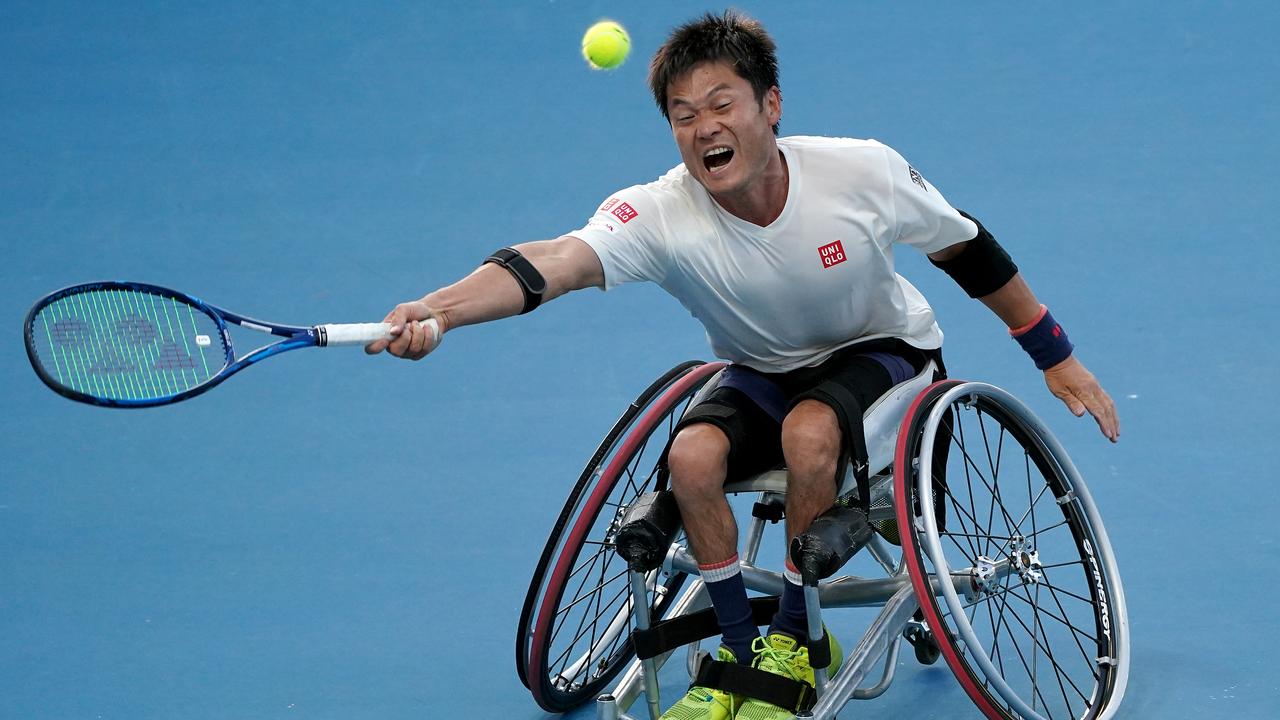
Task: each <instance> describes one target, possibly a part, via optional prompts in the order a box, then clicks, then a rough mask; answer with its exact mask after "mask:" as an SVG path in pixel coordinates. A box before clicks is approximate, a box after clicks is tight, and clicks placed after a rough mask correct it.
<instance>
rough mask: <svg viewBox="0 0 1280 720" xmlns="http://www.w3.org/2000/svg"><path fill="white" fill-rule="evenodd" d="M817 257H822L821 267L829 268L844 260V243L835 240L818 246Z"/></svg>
mask: <svg viewBox="0 0 1280 720" xmlns="http://www.w3.org/2000/svg"><path fill="white" fill-rule="evenodd" d="M818 257H820V258H822V267H824V268H829V267H831V266H832V265H839V264H840V263H842V262H844V261H845V255H844V245H841V244H840V241H839V240H837V241H835V242H833V243H831V244H830V245H823V246H822V247H820V248H818Z"/></svg>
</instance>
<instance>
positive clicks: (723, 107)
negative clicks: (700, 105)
mask: <svg viewBox="0 0 1280 720" xmlns="http://www.w3.org/2000/svg"><path fill="white" fill-rule="evenodd" d="M732 104H733V103H732V102H722V103H720V104H719V105H717V106H716V109H717V110H724V109H725V108H727V107H729V106H730V105H732Z"/></svg>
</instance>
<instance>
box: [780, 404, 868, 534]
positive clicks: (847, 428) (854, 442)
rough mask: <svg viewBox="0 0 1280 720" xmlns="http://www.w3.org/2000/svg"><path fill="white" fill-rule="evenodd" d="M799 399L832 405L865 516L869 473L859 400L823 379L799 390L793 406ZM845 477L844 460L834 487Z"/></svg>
mask: <svg viewBox="0 0 1280 720" xmlns="http://www.w3.org/2000/svg"><path fill="white" fill-rule="evenodd" d="M801 400H817V401H818V402H821V403H823V404H825V405H826V406H827V407H829V408H831V411H832V412H834V413H835V414H836V420H837V421H838V422H839V423H840V430H841V431H842V432H843V434H844V452H843V453H841V456H842V457H848V458H849V461H850V462H851V463H853V477H854V480H856V481H857V483H858V507H860V508H862V512H864V513H866V514H867V515H870V514H871V474H870V473H869V472H868V468H867V462H868V460H867V438H866V435H865V434H864V433H863V429H862V403H860V402H858V398H857V397H856V396H854V394H853V393H852V392H850V390H849V389H848V388H846V387H844V386H843V385H840V384H839V383H836V382H824V383H822V384H820V385H819V386H818V387H816V388H814V389H812V390H810V391H809V392H806V393H802V394H801V395H799V396H797V397H796V398H795V399H794V400H792V401H791V406H792V407H795V406H796V405H798V404H799V403H800V401H801ZM843 479H844V464H843V462H837V463H836V477H835V482H836V487H837V488H838V487H840V483H841V481H842V480H843Z"/></svg>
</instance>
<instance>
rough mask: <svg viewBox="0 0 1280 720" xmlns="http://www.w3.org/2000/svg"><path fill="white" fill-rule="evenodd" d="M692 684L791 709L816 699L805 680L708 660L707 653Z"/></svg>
mask: <svg viewBox="0 0 1280 720" xmlns="http://www.w3.org/2000/svg"><path fill="white" fill-rule="evenodd" d="M693 685H694V686H696V687H708V688H714V689H716V690H722V691H724V692H730V693H736V694H738V695H744V696H746V697H749V698H752V699H754V700H763V701H764V702H767V703H769V704H771V705H777V706H778V707H780V708H786V709H787V710H790V711H791V712H792V713H799V712H803V711H805V710H810V709H812V708H813V705H814V701H815V700H816V699H817V697H816V693H815V692H814V690H813V687H812V686H811V685H809V684H808V683H806V682H801V681H799V680H792V679H791V678H787V677H783V676H781V675H775V674H773V673H771V672H765V671H764V670H757V669H756V668H753V667H747V666H746V665H742V664H739V663H730V662H721V661H719V660H712V659H711V658H710V657H709V656H708V657H704V658H703V659H702V664H701V665H700V666H699V667H698V674H697V675H696V676H695V677H694V679H693Z"/></svg>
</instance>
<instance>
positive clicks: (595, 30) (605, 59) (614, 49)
mask: <svg viewBox="0 0 1280 720" xmlns="http://www.w3.org/2000/svg"><path fill="white" fill-rule="evenodd" d="M629 52H631V37H630V36H628V35H627V31H626V30H623V29H622V26H621V25H619V24H618V23H616V22H614V21H612V20H601V21H600V22H598V23H596V24H595V25H592V26H591V27H589V28H587V32H586V34H585V35H583V36H582V57H584V58H586V59H587V64H588V65H590V66H591V67H592V69H595V70H612V69H614V68H616V67H618V66H619V65H621V64H622V63H623V62H625V61H626V59H627V53H629Z"/></svg>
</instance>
